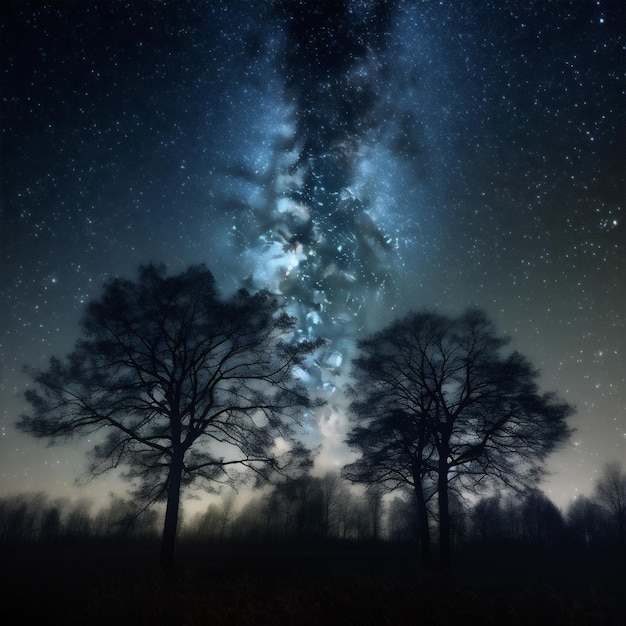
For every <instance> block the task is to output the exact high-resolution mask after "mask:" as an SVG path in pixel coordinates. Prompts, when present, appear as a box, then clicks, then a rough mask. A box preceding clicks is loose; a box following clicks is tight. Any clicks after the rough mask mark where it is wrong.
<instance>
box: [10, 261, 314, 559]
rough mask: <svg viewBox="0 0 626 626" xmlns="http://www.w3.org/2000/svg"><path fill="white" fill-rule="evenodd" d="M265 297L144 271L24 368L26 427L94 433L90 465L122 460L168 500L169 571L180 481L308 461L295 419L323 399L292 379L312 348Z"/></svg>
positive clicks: (146, 488) (264, 475) (201, 277)
mask: <svg viewBox="0 0 626 626" xmlns="http://www.w3.org/2000/svg"><path fill="white" fill-rule="evenodd" d="M293 325H294V320H293V319H292V318H290V317H289V316H287V315H286V314H285V313H284V312H282V310H281V308H280V307H279V305H278V304H277V303H276V301H274V300H272V299H271V298H270V297H269V296H268V295H267V294H265V293H256V294H250V293H248V292H247V291H244V290H241V291H239V292H238V293H236V294H235V295H234V296H232V297H231V298H229V299H227V300H222V299H220V297H219V295H218V293H217V290H216V286H215V281H214V278H213V276H212V274H211V273H210V272H209V271H208V270H207V269H206V268H205V267H204V266H192V267H190V268H188V269H187V270H186V271H184V272H182V273H181V274H179V275H176V276H170V277H168V276H166V272H165V268H164V267H163V266H154V265H149V266H144V267H140V268H139V276H138V280H137V281H136V282H132V281H130V280H123V279H119V278H117V279H113V280H111V281H109V282H108V283H107V284H106V285H105V287H104V293H103V295H102V296H101V297H100V298H99V299H98V300H96V301H94V302H92V303H90V304H89V306H88V307H87V310H86V313H85V315H84V317H83V319H82V322H81V330H82V336H83V338H82V339H80V340H79V341H78V342H77V344H76V347H75V349H74V351H73V352H72V353H71V354H69V355H68V357H67V358H66V359H65V360H64V361H62V360H60V359H58V358H52V359H51V360H50V364H49V367H48V369H47V370H45V371H39V370H34V369H28V370H27V371H28V372H29V373H30V375H31V376H32V378H33V380H34V381H35V388H34V389H29V390H28V391H27V392H26V394H25V395H26V399H27V400H28V402H29V403H30V407H31V412H30V413H29V414H28V415H23V416H22V417H21V420H20V421H19V422H18V427H19V428H20V429H21V430H22V431H24V432H26V433H29V434H32V435H34V436H36V437H49V438H51V439H57V438H64V437H70V436H72V435H75V434H81V435H84V436H89V437H91V438H93V439H95V440H96V441H97V443H96V445H95V446H94V447H93V449H92V450H91V456H92V461H93V462H92V464H91V465H90V468H89V471H90V473H91V474H92V475H94V476H97V475H100V474H102V473H104V472H106V471H108V470H111V469H113V468H117V467H119V466H121V465H125V466H126V468H127V469H126V473H125V477H126V478H127V479H128V480H129V481H131V482H132V483H134V486H135V492H136V493H135V495H137V496H138V497H139V498H140V499H141V500H142V501H143V502H146V503H151V502H155V501H157V500H163V499H165V500H166V502H167V504H166V512H165V523H164V527H163V536H162V547H161V563H162V564H163V565H164V566H166V567H171V566H173V559H174V544H175V537H176V529H177V523H178V510H179V501H180V494H181V488H183V487H186V486H189V485H191V484H192V483H193V482H195V481H199V480H204V481H205V482H206V484H207V486H208V487H209V488H210V487H213V488H214V487H215V486H216V484H219V483H226V482H234V481H238V480H241V479H242V478H243V477H244V476H245V475H249V473H250V472H244V471H243V470H250V471H251V472H252V473H254V474H256V477H257V479H258V480H260V481H263V480H266V479H268V478H269V476H270V475H271V473H272V472H273V471H280V470H285V469H287V468H288V467H289V466H290V464H291V466H292V467H295V464H297V463H304V464H306V462H307V460H308V457H307V454H306V451H305V449H304V448H303V446H302V445H301V444H299V443H298V442H297V441H295V439H294V433H295V430H294V427H295V422H296V421H297V419H298V415H299V414H300V413H301V412H302V411H303V410H306V409H307V408H308V407H313V406H316V405H317V404H318V403H317V402H315V401H313V400H311V399H310V398H309V396H308V394H307V393H306V391H305V389H304V388H303V386H302V385H301V384H299V382H298V381H297V380H296V378H295V377H294V375H293V374H294V369H295V368H296V367H298V366H299V365H301V363H302V361H303V359H304V358H305V357H306V356H307V355H308V354H309V353H310V352H311V351H312V350H314V349H315V347H316V346H315V345H314V344H312V343H310V342H304V341H295V339H294V332H293Z"/></svg>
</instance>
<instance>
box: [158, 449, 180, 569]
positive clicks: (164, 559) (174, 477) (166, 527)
mask: <svg viewBox="0 0 626 626" xmlns="http://www.w3.org/2000/svg"><path fill="white" fill-rule="evenodd" d="M182 474H183V451H182V450H180V451H175V452H174V454H173V456H172V461H171V464H170V471H169V474H168V477H167V505H166V508H165V523H164V524H163V536H162V538H161V559H160V562H161V566H162V567H163V568H164V569H167V570H172V569H174V546H175V544H176V529H177V527H178V509H179V506H180V483H181V478H182Z"/></svg>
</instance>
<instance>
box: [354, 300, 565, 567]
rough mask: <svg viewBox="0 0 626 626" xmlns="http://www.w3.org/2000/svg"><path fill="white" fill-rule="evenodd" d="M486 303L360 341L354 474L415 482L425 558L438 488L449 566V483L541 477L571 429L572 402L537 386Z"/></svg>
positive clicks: (418, 318)
mask: <svg viewBox="0 0 626 626" xmlns="http://www.w3.org/2000/svg"><path fill="white" fill-rule="evenodd" d="M507 343H508V339H507V338H506V337H503V336H500V335H499V334H498V333H497V332H496V329H495V326H494V324H493V323H492V322H491V321H490V320H489V319H488V318H487V317H486V315H485V314H484V313H483V312H481V311H478V310H470V311H467V312H466V313H464V314H463V315H461V316H459V317H457V318H450V317H447V316H444V315H440V314H438V313H433V312H423V313H411V314H409V315H408V316H407V317H405V318H404V319H401V320H399V321H396V322H395V323H393V324H391V325H390V326H389V327H387V328H385V329H383V330H382V331H380V332H378V333H376V334H374V335H372V336H371V337H369V338H367V339H364V340H362V341H360V342H359V343H358V348H359V350H360V355H359V356H357V358H355V359H354V361H353V370H352V378H353V383H352V385H351V387H350V389H349V394H350V397H351V399H352V402H351V404H350V407H349V411H350V414H351V417H352V420H353V428H352V430H351V431H350V433H349V434H348V438H347V443H348V444H349V445H350V446H351V447H353V448H355V449H356V450H358V451H359V452H361V457H360V458H359V459H357V460H356V461H355V462H354V463H351V464H349V465H348V466H346V468H345V470H344V474H345V475H346V477H348V478H349V479H351V480H354V481H358V482H365V483H381V484H384V485H386V486H387V487H388V488H389V489H394V488H396V487H400V486H402V485H409V486H410V487H411V488H412V489H413V490H414V493H415V495H416V502H417V508H418V515H419V519H420V532H421V541H422V550H423V551H422V558H423V559H424V562H425V563H429V562H430V548H429V545H430V538H429V534H428V522H427V502H428V500H429V499H430V498H431V496H433V495H436V498H437V504H438V522H439V531H440V532H439V534H440V537H439V545H440V559H441V563H442V565H444V566H446V565H448V564H449V561H450V555H449V532H450V527H449V524H450V516H449V510H448V506H449V504H448V501H449V489H450V488H455V489H458V490H459V491H463V490H478V489H481V488H482V487H485V486H487V485H488V484H493V482H494V481H496V482H500V483H503V484H505V485H507V486H508V487H511V488H513V489H521V488H524V487H529V486H532V485H534V484H536V483H537V481H538V479H539V477H540V476H541V474H542V470H543V466H542V463H543V461H544V460H545V458H546V456H547V455H548V454H549V453H550V452H552V451H553V450H554V449H555V448H557V447H558V446H559V445H560V444H562V443H563V442H564V441H565V440H566V439H567V437H568V436H569V433H570V430H569V428H568V427H567V424H566V418H567V417H568V416H569V415H570V413H571V412H572V408H571V407H570V406H569V405H567V404H566V403H565V402H563V401H561V400H559V399H558V398H557V396H556V395H555V394H553V393H547V394H541V393H540V392H539V390H538V384H537V378H538V376H539V372H538V371H537V370H536V369H535V368H533V367H532V366H531V364H530V362H529V361H528V360H527V359H526V358H525V357H524V356H522V355H521V354H520V353H519V352H515V351H514V352H511V353H509V354H507V355H505V354H503V352H502V350H503V348H504V347H505V346H506V345H507Z"/></svg>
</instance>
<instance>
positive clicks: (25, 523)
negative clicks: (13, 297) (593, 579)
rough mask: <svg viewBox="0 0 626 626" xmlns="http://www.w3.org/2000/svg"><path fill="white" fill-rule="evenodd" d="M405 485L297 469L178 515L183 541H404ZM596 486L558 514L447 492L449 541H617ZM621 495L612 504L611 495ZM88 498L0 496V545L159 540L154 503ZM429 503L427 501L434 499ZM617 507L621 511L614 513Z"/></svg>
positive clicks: (535, 494)
mask: <svg viewBox="0 0 626 626" xmlns="http://www.w3.org/2000/svg"><path fill="white" fill-rule="evenodd" d="M411 497H412V496H411V494H410V493H408V492H407V493H406V494H402V495H395V496H394V497H391V498H390V497H384V495H383V492H382V491H381V490H378V489H375V488H370V489H367V490H364V491H356V490H355V489H354V488H353V487H352V486H351V485H350V484H349V483H347V482H346V481H344V480H343V479H342V478H341V477H340V476H339V475H338V474H334V473H329V474H327V475H325V476H323V477H313V476H302V477H300V478H298V479H294V480H289V481H286V482H283V483H280V484H278V485H275V486H274V487H273V488H272V489H271V490H270V491H267V492H264V493H263V494H262V495H259V496H257V497H255V498H254V499H252V500H250V501H248V502H247V503H246V504H245V505H244V506H237V501H236V498H235V496H234V495H233V494H231V495H227V496H225V497H224V498H223V499H222V500H221V502H220V503H213V504H210V505H209V506H208V507H207V509H206V510H205V511H204V512H201V513H196V514H194V515H191V516H187V518H186V519H185V521H184V523H183V524H182V527H181V529H180V539H181V540H182V541H184V542H193V543H196V542H198V543H203V542H229V543H233V542H236V543H240V542H242V543H264V542H272V543H275V542H291V541H293V542H300V543H302V542H310V543H323V542H337V541H351V542H371V541H393V542H413V541H416V540H417V538H418V537H419V532H418V531H419V529H418V526H417V525H418V520H417V517H416V514H415V506H414V503H413V502H412V501H411ZM612 504H613V505H614V504H615V502H613V503H612V502H611V501H608V502H607V501H606V499H605V498H604V499H603V497H602V490H601V489H597V490H596V492H594V494H593V496H591V497H585V496H581V497H579V498H577V499H576V500H574V501H573V502H572V503H571V504H570V505H569V507H568V508H567V510H566V512H565V513H562V512H561V511H560V510H559V509H558V508H557V507H556V506H555V505H554V503H553V502H552V501H551V500H550V499H549V498H547V497H546V496H545V495H544V494H543V493H541V492H539V491H532V492H529V493H527V494H525V495H524V496H520V495H519V494H493V495H490V496H488V497H483V498H481V499H479V500H476V501H474V502H472V503H469V502H466V501H462V500H461V499H460V498H458V497H456V498H453V500H452V502H451V505H452V506H451V512H452V515H451V519H452V540H453V543H454V544H455V545H456V546H457V547H463V546H479V547H483V548H485V549H489V548H490V547H491V548H500V547H505V546H509V547H519V548H530V549H538V550H558V549H562V548H568V547H569V548H571V547H576V546H578V547H584V548H589V549H594V548H596V549H606V548H611V547H615V546H617V545H622V546H624V545H625V542H624V534H623V510H622V509H620V508H616V507H615V506H612ZM617 504H620V506H621V503H619V502H618V503H617ZM92 508H93V507H92V505H91V504H90V503H89V502H88V501H87V500H79V501H71V500H67V499H51V498H49V497H47V496H46V495H45V494H28V495H26V494H21V495H16V496H10V497H5V498H3V499H0V542H1V543H2V544H3V545H5V546H6V545H8V544H12V545H18V544H47V543H59V542H68V543H71V542H78V541H88V540H109V541H115V540H132V541H138V540H155V541H156V540H158V538H159V535H160V531H161V529H160V524H159V520H160V519H161V517H160V516H159V514H158V512H157V511H155V510H154V509H147V510H145V509H142V508H140V507H139V506H138V505H137V503H135V502H133V501H129V500H124V499H122V498H119V497H112V499H111V502H110V504H109V505H108V506H106V507H104V508H102V509H100V510H98V511H97V512H95V513H94V512H92ZM433 509H436V507H435V506H434V505H433ZM619 515H621V516H622V517H621V518H620V517H619Z"/></svg>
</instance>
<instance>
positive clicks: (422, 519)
mask: <svg viewBox="0 0 626 626" xmlns="http://www.w3.org/2000/svg"><path fill="white" fill-rule="evenodd" d="M413 482H414V485H415V499H416V501H417V521H418V524H419V538H420V551H421V555H422V565H423V566H424V567H426V568H428V569H430V568H432V567H433V565H434V562H433V555H432V552H431V547H430V528H429V526H428V509H427V508H426V498H425V497H424V489H423V488H422V481H421V480H420V477H419V474H417V475H416V476H414V478H413Z"/></svg>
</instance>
